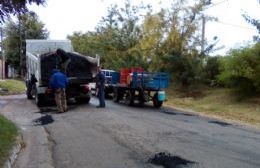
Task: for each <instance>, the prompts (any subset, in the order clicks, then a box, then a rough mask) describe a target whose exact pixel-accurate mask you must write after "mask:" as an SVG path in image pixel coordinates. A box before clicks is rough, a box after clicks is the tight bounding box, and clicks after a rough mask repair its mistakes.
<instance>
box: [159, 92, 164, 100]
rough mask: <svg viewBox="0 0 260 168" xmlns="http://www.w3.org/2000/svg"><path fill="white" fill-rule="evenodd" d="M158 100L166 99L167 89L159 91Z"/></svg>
mask: <svg viewBox="0 0 260 168" xmlns="http://www.w3.org/2000/svg"><path fill="white" fill-rule="evenodd" d="M158 100H159V101H164V100H165V91H159V92H158Z"/></svg>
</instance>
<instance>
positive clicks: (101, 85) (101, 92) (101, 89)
mask: <svg viewBox="0 0 260 168" xmlns="http://www.w3.org/2000/svg"><path fill="white" fill-rule="evenodd" d="M96 88H97V97H98V99H99V106H97V108H105V107H106V104H105V75H104V74H103V73H102V71H101V67H98V74H97V76H96Z"/></svg>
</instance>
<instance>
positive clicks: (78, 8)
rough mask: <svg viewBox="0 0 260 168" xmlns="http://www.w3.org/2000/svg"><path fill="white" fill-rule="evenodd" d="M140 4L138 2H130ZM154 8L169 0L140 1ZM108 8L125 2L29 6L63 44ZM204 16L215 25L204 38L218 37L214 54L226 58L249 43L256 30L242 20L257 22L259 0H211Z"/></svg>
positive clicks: (74, 0) (72, 0)
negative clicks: (211, 17) (252, 19)
mask: <svg viewBox="0 0 260 168" xmlns="http://www.w3.org/2000/svg"><path fill="white" fill-rule="evenodd" d="M131 1H132V2H133V4H139V3H140V2H141V1H140V0H131ZM143 2H144V3H145V4H147V3H149V4H151V5H152V6H153V8H154V9H155V10H156V9H159V8H160V7H164V8H165V7H169V6H170V2H172V1H171V0H143ZM111 4H118V5H119V6H120V5H123V4H124V0H47V3H46V5H44V6H37V5H30V6H28V7H29V9H31V10H33V11H34V12H36V13H37V15H38V16H39V18H40V20H41V21H42V22H43V23H44V24H45V27H46V28H47V29H48V30H49V32H50V37H49V38H50V39H55V40H63V39H66V37H67V35H71V34H72V33H73V32H75V31H81V32H83V33H84V32H87V31H93V30H94V28H95V27H96V26H97V24H98V22H99V21H100V20H101V18H102V16H106V14H107V8H108V7H109V6H110V5H111ZM204 13H205V15H209V16H214V17H217V18H218V21H207V22H206V25H205V37H206V39H207V40H208V41H209V42H210V41H212V39H213V37H214V36H218V40H219V42H218V45H217V47H222V49H220V50H218V51H216V52H215V53H214V54H225V53H226V52H227V51H229V50H230V49H231V48H238V47H240V46H245V45H246V44H249V43H250V42H252V37H253V35H257V34H258V31H257V29H256V28H255V27H254V26H252V25H250V24H248V23H247V22H246V21H245V19H244V18H243V17H242V13H247V14H248V15H250V16H252V17H253V18H257V19H260V5H259V3H258V0H212V5H211V6H210V7H209V8H208V9H206V10H205V11H204Z"/></svg>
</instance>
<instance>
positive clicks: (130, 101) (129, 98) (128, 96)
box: [125, 90, 134, 106]
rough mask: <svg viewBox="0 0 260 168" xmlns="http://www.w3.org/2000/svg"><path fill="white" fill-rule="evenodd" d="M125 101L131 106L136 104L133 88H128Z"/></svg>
mask: <svg viewBox="0 0 260 168" xmlns="http://www.w3.org/2000/svg"><path fill="white" fill-rule="evenodd" d="M125 102H126V104H128V105H129V106H132V105H133V104H134V95H133V93H132V92H131V90H127V91H126V98H125Z"/></svg>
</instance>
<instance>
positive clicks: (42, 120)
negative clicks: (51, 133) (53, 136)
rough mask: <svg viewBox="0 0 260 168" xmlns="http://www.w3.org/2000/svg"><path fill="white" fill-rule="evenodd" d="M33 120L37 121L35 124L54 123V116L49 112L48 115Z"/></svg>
mask: <svg viewBox="0 0 260 168" xmlns="http://www.w3.org/2000/svg"><path fill="white" fill-rule="evenodd" d="M33 122H34V123H35V124H34V125H35V126H37V125H47V124H50V123H53V122H54V119H53V118H52V116H51V115H49V114H47V115H44V116H41V117H40V118H37V119H35V120H33Z"/></svg>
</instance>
